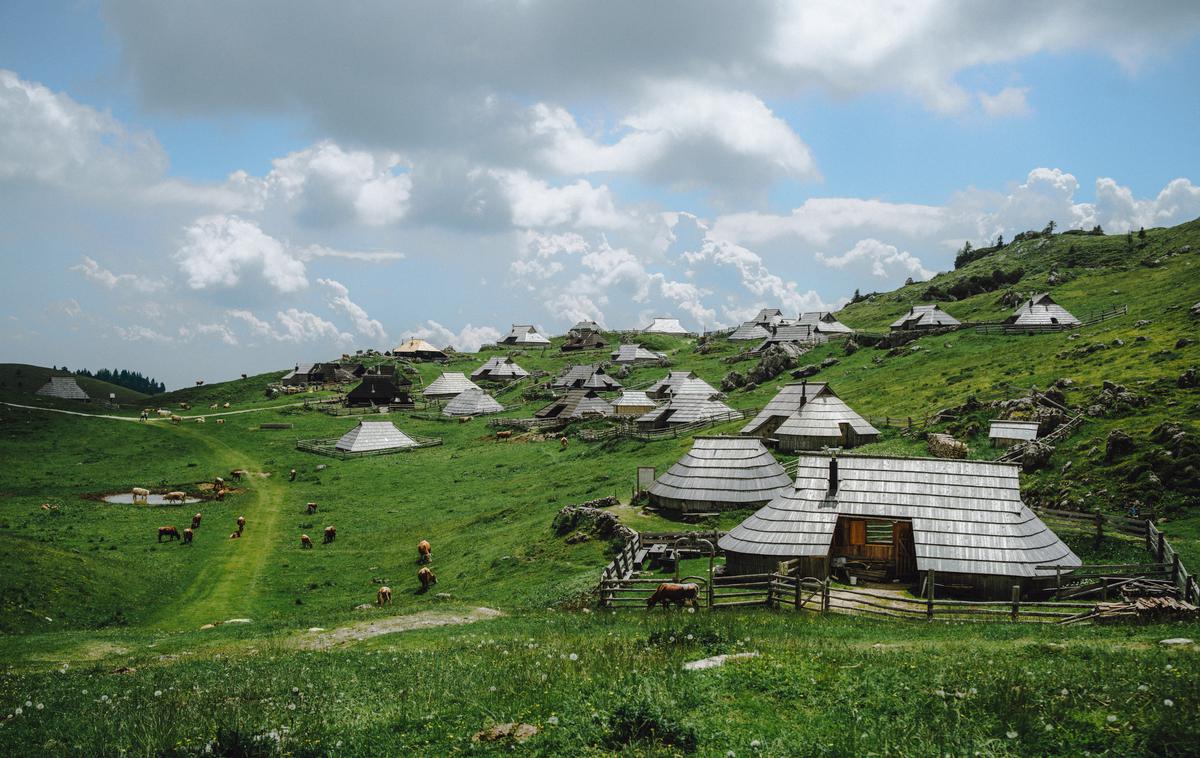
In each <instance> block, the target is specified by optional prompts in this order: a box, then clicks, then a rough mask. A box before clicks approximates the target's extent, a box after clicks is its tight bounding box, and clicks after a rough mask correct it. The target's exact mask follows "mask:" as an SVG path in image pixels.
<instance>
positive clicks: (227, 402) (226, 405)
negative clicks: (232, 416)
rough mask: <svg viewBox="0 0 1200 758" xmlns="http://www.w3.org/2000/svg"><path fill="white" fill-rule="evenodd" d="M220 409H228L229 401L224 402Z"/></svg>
mask: <svg viewBox="0 0 1200 758" xmlns="http://www.w3.org/2000/svg"><path fill="white" fill-rule="evenodd" d="M221 407H222V408H228V407H229V401H228V400H226V401H225V404H224V405H222V406H221Z"/></svg>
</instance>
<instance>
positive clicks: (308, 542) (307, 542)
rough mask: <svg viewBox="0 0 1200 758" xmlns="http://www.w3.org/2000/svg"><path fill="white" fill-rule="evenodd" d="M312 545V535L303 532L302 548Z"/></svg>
mask: <svg viewBox="0 0 1200 758" xmlns="http://www.w3.org/2000/svg"><path fill="white" fill-rule="evenodd" d="M312 546H313V545H312V537H309V536H308V535H307V534H301V535H300V549H301V550H303V549H304V548H310V547H312Z"/></svg>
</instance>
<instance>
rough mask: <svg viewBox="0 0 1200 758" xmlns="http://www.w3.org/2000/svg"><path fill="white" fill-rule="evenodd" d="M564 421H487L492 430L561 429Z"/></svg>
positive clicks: (547, 419) (527, 419)
mask: <svg viewBox="0 0 1200 758" xmlns="http://www.w3.org/2000/svg"><path fill="white" fill-rule="evenodd" d="M566 425H567V422H566V421H563V420H562V419H557V418H493V419H488V426H490V427H492V428H493V429H524V430H526V431H529V430H532V429H561V428H563V427H564V426H566Z"/></svg>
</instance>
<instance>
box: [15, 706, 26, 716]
mask: <svg viewBox="0 0 1200 758" xmlns="http://www.w3.org/2000/svg"><path fill="white" fill-rule="evenodd" d="M24 712H25V711H24V709H22V708H21V706H19V705H18V706H17V707H16V708H15V709H14V710H13V713H15V714H17V715H18V716H20V715H21V714H22V713H24Z"/></svg>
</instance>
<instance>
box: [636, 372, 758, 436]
mask: <svg viewBox="0 0 1200 758" xmlns="http://www.w3.org/2000/svg"><path fill="white" fill-rule="evenodd" d="M694 381H700V382H701V383H703V381H702V380H694ZM709 389H711V387H710V388H709ZM715 395H716V392H715V391H714V392H707V391H690V392H679V393H676V394H674V395H671V397H670V399H669V400H668V401H667V402H666V403H664V404H663V405H660V406H659V407H657V408H655V409H654V410H652V411H650V412H649V413H646V414H644V415H642V416H638V419H637V422H638V426H640V427H643V428H660V427H664V426H674V425H676V424H691V423H695V422H697V421H712V420H715V419H733V418H736V417H737V415H738V414H737V411H735V410H733V409H732V408H730V407H729V406H728V405H725V403H722V402H721V401H720V400H716V399H715Z"/></svg>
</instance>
